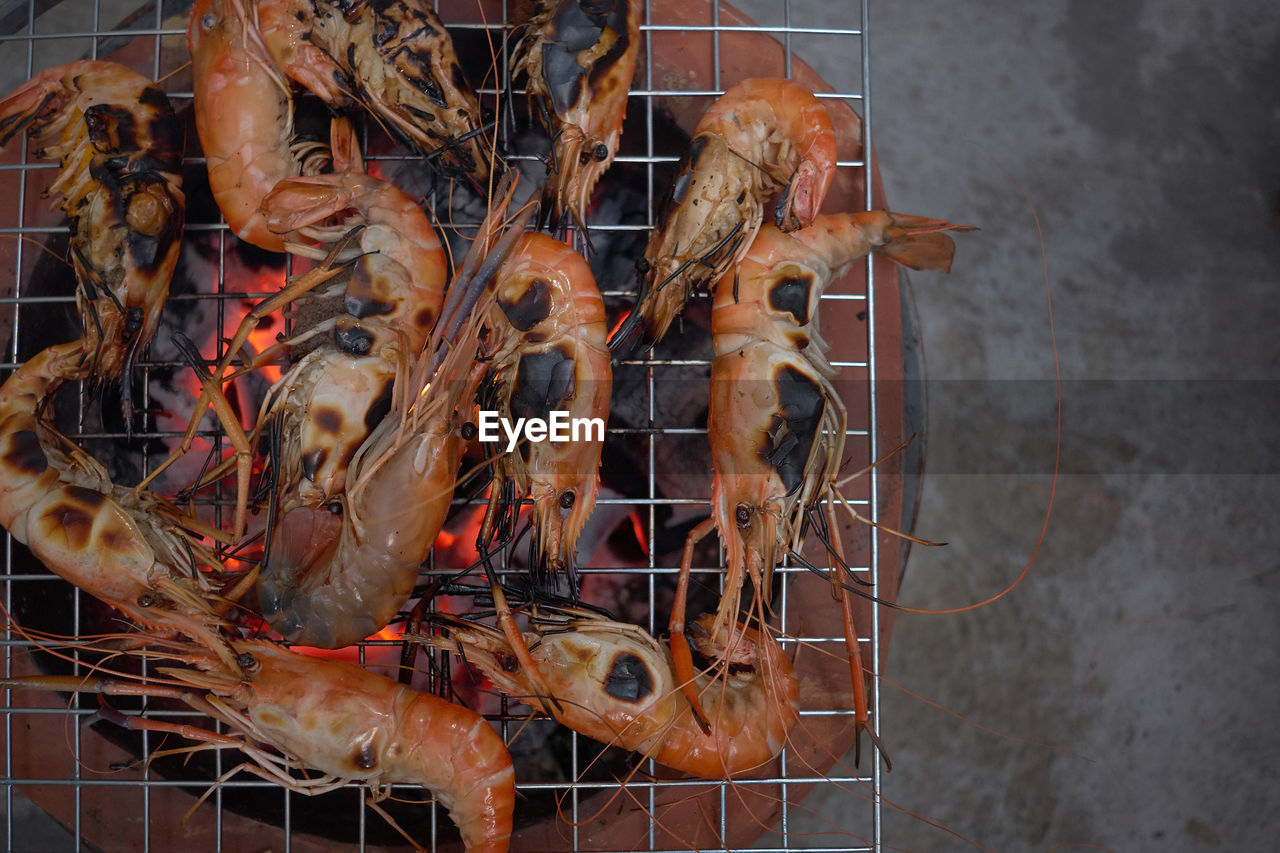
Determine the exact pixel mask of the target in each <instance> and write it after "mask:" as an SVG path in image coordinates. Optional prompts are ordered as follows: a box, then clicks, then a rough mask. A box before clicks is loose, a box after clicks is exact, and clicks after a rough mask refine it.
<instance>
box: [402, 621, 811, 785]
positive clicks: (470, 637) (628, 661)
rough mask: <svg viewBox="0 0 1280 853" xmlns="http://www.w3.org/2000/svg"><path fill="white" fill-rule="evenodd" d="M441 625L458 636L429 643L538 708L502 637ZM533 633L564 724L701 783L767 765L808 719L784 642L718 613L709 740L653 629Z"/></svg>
mask: <svg viewBox="0 0 1280 853" xmlns="http://www.w3.org/2000/svg"><path fill="white" fill-rule="evenodd" d="M437 618H438V619H439V620H440V621H441V622H442V624H444V625H446V626H447V628H448V636H447V637H444V636H431V637H426V638H422V640H423V641H424V642H427V643H429V644H430V645H432V646H434V647H436V648H438V649H441V650H447V651H455V652H459V653H460V654H461V655H462V657H463V658H464V659H465V660H467V661H469V662H470V663H472V664H474V665H475V666H476V667H477V668H478V669H479V670H480V671H481V672H483V673H484V674H485V675H486V676H487V677H488V678H489V680H490V681H492V682H493V683H494V685H495V686H496V687H497V688H498V689H499V690H501V691H502V692H503V693H506V694H508V695H509V696H513V697H517V698H522V699H525V701H530V697H532V696H534V695H535V694H536V693H537V692H538V690H537V688H536V682H535V681H534V679H533V678H532V677H531V674H530V672H529V670H528V666H527V665H525V664H522V663H521V662H520V661H519V660H516V659H515V656H514V651H513V650H512V648H511V647H510V646H509V645H508V643H507V640H506V638H505V637H504V636H503V634H502V632H500V631H496V630H494V629H492V628H489V627H487V626H483V625H479V624H477V623H473V622H464V621H462V620H457V619H449V618H447V617H437ZM531 627H532V629H533V630H532V632H531V633H530V634H528V635H527V636H526V641H527V643H528V646H529V648H530V649H531V650H532V655H533V666H534V667H536V669H537V670H538V674H539V676H540V677H541V678H542V679H543V680H545V682H546V683H548V684H549V685H550V687H551V690H552V697H553V698H554V699H556V700H557V701H558V704H556V703H550V704H548V705H547V707H548V710H549V713H550V714H551V716H552V717H554V718H555V720H556V721H557V722H559V723H561V724H562V725H565V726H567V727H569V728H571V729H573V730H574V731H576V732H578V733H579V734H584V735H586V736H587V737H590V738H594V739H595V740H598V741H600V742H601V743H604V744H607V745H609V746H620V747H622V748H623V749H629V750H633V751H635V752H638V753H640V754H641V755H643V756H644V757H645V758H652V759H653V760H654V761H657V762H658V763H659V764H664V765H666V766H668V767H671V768H674V769H676V770H680V771H682V772H685V773H688V774H690V775H692V776H699V777H702V778H705V779H727V778H729V777H731V776H735V775H738V774H741V773H745V772H747V771H749V770H751V769H753V768H756V767H759V766H760V765H762V764H764V763H766V762H767V761H769V760H770V759H772V758H773V757H774V756H776V755H777V754H778V753H779V752H780V751H781V750H782V747H783V746H785V745H786V740H787V735H788V733H789V732H790V731H791V728H792V726H794V725H795V722H796V719H797V718H798V715H799V712H798V705H799V702H798V689H797V683H796V679H795V677H794V676H793V675H792V673H791V662H790V661H789V660H787V657H786V655H784V654H783V652H782V647H781V646H780V645H779V644H778V642H777V641H776V640H774V639H773V638H772V637H770V636H769V635H768V634H767V633H762V632H760V631H757V630H756V629H754V628H748V627H745V626H742V625H735V626H733V630H729V629H728V628H724V629H720V630H718V631H716V630H714V629H713V628H712V619H711V617H710V615H709V614H708V615H707V616H705V617H703V618H701V619H699V620H698V621H697V622H696V623H694V630H693V632H692V633H693V634H694V638H695V643H696V644H697V646H698V650H699V652H700V653H701V654H702V655H703V656H704V657H706V658H707V659H708V660H711V661H719V662H720V663H718V664H714V665H713V666H711V667H710V668H709V669H708V670H707V671H704V672H702V673H700V674H699V675H698V676H697V679H696V683H695V685H694V689H695V691H696V692H697V693H698V694H699V695H701V696H703V697H705V701H706V707H707V713H708V717H709V718H710V720H711V721H712V723H711V725H710V727H709V730H707V731H704V730H703V729H702V728H701V727H700V726H699V725H698V724H697V722H696V720H695V717H694V715H693V713H692V709H691V708H690V707H689V705H688V703H687V702H685V701H684V700H683V699H682V698H681V696H680V694H679V687H680V682H679V681H678V680H677V676H676V674H675V671H674V669H673V667H672V663H671V656H670V655H669V653H668V651H667V649H666V648H664V647H663V645H662V644H661V643H660V642H658V641H657V640H656V639H654V637H653V636H652V635H650V634H649V633H648V632H647V631H645V630H644V629H643V628H640V627H639V626H636V625H627V624H623V623H620V622H614V621H612V620H609V619H606V618H604V617H601V616H599V615H597V614H594V613H589V612H586V611H576V610H575V611H563V610H548V609H545V608H542V609H539V610H538V611H536V614H535V617H534V618H532V619H531ZM410 639H412V638H411V637H410Z"/></svg>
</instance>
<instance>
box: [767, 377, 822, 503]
mask: <svg viewBox="0 0 1280 853" xmlns="http://www.w3.org/2000/svg"><path fill="white" fill-rule="evenodd" d="M773 382H774V387H775V388H776V389H777V394H778V411H776V412H774V414H773V420H772V424H771V426H770V429H769V435H768V436H767V438H766V440H765V446H764V447H761V448H760V451H759V452H760V457H761V458H762V459H763V460H764V461H765V462H767V463H769V464H770V465H771V466H773V469H774V470H775V471H777V472H778V476H779V477H780V478H781V479H782V484H783V485H784V486H785V487H786V489H787V494H788V495H791V494H794V493H795V492H796V490H797V489H799V488H800V485H801V483H802V482H804V469H805V466H806V465H807V463H808V461H809V453H810V451H811V450H812V449H813V445H814V442H815V441H817V439H818V430H819V428H820V426H821V423H822V413H823V410H824V409H825V408H826V405H827V400H826V396H825V395H824V394H823V392H822V388H821V387H820V386H819V385H818V383H817V382H815V381H814V380H813V379H811V378H809V377H808V376H806V375H805V374H803V373H801V372H800V371H799V370H797V369H795V368H794V367H791V366H790V365H787V366H784V367H782V368H781V369H780V370H778V372H777V373H776V374H774V377H773Z"/></svg>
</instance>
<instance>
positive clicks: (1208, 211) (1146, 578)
mask: <svg viewBox="0 0 1280 853" xmlns="http://www.w3.org/2000/svg"><path fill="white" fill-rule="evenodd" d="M817 5H818V6H821V4H817ZM828 11H829V13H830V14H831V17H832V19H833V20H834V18H835V13H834V12H831V11H830V10H828ZM871 15H872V18H871V25H872V26H871V33H872V36H873V41H872V51H871V56H872V78H871V84H872V95H873V101H872V103H873V107H874V111H873V116H872V130H873V134H874V142H875V144H876V145H877V148H878V151H879V156H880V167H881V170H882V174H883V178H884V183H885V187H886V191H887V193H888V197H889V199H890V202H891V204H892V206H893V207H894V208H895V209H899V210H902V211H904V212H910V213H918V214H924V215H929V216H940V217H945V218H948V219H951V220H952V221H962V222H968V223H972V224H975V225H979V226H981V228H982V231H981V232H979V233H976V234H971V235H961V236H960V237H959V238H958V243H959V250H958V252H957V260H956V264H955V268H954V271H953V272H952V274H951V275H950V276H949V277H942V276H938V275H929V276H925V275H917V276H916V277H915V280H914V283H915V294H916V298H917V301H918V307H919V314H920V322H921V328H922V335H923V338H924V344H925V352H926V357H927V364H928V373H927V375H928V376H929V378H930V379H931V380H938V382H937V383H936V384H934V385H931V392H932V394H931V401H930V402H931V411H930V424H931V429H930V431H929V442H930V445H929V449H928V453H927V458H928V459H929V464H930V467H931V471H930V473H929V474H928V475H927V477H926V481H925V485H924V494H923V502H922V512H921V517H920V521H919V525H918V527H917V532H918V533H920V534H921V535H924V536H927V537H930V538H936V539H946V540H948V541H949V542H950V544H949V545H948V546H947V547H946V548H942V549H935V550H927V549H921V548H916V549H915V551H914V553H913V554H912V558H911V562H910V565H909V569H908V575H907V583H906V586H905V589H904V593H903V598H902V600H903V602H904V603H906V604H909V605H911V606H914V607H922V608H950V607H956V606H959V605H963V604H967V603H970V602H974V601H979V600H981V599H983V598H985V597H987V596H989V595H990V594H992V593H994V592H995V591H997V590H999V589H1001V588H1002V587H1003V586H1004V585H1005V584H1007V583H1009V582H1010V581H1011V580H1012V579H1013V578H1014V577H1015V576H1016V575H1017V574H1018V572H1019V571H1020V570H1021V569H1022V567H1023V566H1024V564H1025V563H1026V562H1027V560H1028V559H1029V557H1030V555H1031V554H1032V552H1033V549H1034V546H1035V544H1036V539H1037V536H1038V534H1039V530H1040V526H1041V521H1042V518H1043V515H1044V513H1045V511H1046V507H1047V505H1048V501H1049V496H1050V485H1051V480H1050V478H1049V477H1048V476H1046V474H1047V472H1049V471H1051V470H1052V462H1053V457H1052V454H1053V446H1052V440H1053V431H1054V410H1053V389H1052V385H1051V383H1050V382H1049V380H1051V379H1052V377H1053V375H1054V368H1053V349H1052V338H1051V335H1050V327H1049V317H1048V311H1047V304H1046V294H1045V273H1044V269H1043V268H1042V263H1043V264H1044V265H1045V266H1047V269H1048V284H1049V287H1050V290H1051V292H1052V298H1053V309H1054V322H1055V325H1056V330H1057V345H1058V354H1059V357H1060V362H1061V368H1062V375H1063V378H1064V381H1065V382H1066V383H1067V384H1066V386H1065V388H1064V402H1063V425H1064V431H1065V433H1064V439H1063V443H1062V470H1063V472H1064V474H1063V476H1061V477H1060V478H1059V480H1058V483H1057V491H1056V496H1055V498H1054V502H1053V513H1052V517H1051V519H1050V522H1049V527H1048V532H1047V535H1046V538H1045V541H1044V545H1043V547H1042V548H1041V549H1040V552H1039V555H1038V558H1037V559H1036V561H1035V564H1034V566H1032V568H1031V571H1030V573H1029V575H1028V576H1027V578H1026V580H1025V581H1024V582H1023V583H1022V584H1021V585H1020V586H1019V587H1018V588H1017V589H1016V590H1015V591H1014V592H1012V593H1010V594H1009V595H1008V596H1006V597H1005V598H1004V599H1003V600H1001V601H999V602H997V603H994V604H991V605H989V606H986V607H983V608H981V609H979V610H976V611H974V612H970V613H966V614H961V615H950V616H903V617H900V619H899V621H898V623H897V627H896V629H895V633H894V637H893V641H892V644H891V648H890V653H889V661H888V667H887V671H886V675H887V677H888V678H890V679H892V680H893V681H895V682H897V683H899V684H902V685H903V686H905V687H907V688H909V689H910V690H912V691H914V692H916V693H918V694H920V695H921V696H923V697H926V698H927V699H929V700H930V701H933V702H937V703H939V704H940V705H942V706H944V707H945V708H947V709H949V710H950V711H951V712H954V713H956V714H960V715H963V716H964V717H965V718H967V720H968V721H969V722H970V723H972V725H969V724H966V723H965V722H962V721H961V720H959V719H957V718H956V717H954V716H950V715H948V714H946V713H942V712H940V711H938V710H936V709H934V708H932V707H930V706H928V705H926V704H925V703H923V702H921V701H920V700H918V699H915V698H912V697H911V696H908V695H906V694H904V693H901V692H899V691H897V690H895V689H893V688H892V687H889V686H887V685H886V686H885V687H883V688H882V690H883V695H884V707H885V713H886V719H887V720H889V721H890V722H889V723H888V724H887V725H886V727H885V730H883V731H882V732H881V734H882V736H883V737H884V738H885V739H886V741H887V742H888V744H889V745H890V746H891V749H892V756H893V759H894V767H895V769H894V771H893V772H892V773H891V774H888V775H887V776H886V779H885V783H884V792H885V795H886V797H888V798H889V799H890V800H892V801H893V803H894V804H895V805H896V806H900V807H901V808H902V809H904V810H910V811H913V812H918V813H920V814H922V815H926V816H928V817H929V818H930V819H932V820H934V821H936V822H939V823H941V824H944V825H945V826H946V827H947V828H948V829H949V830H951V831H953V832H954V833H955V835H948V834H946V833H945V832H943V831H940V830H939V829H935V828H931V827H929V826H927V825H925V824H923V823H922V822H921V821H920V820H919V819H917V818H916V817H912V816H909V815H907V814H905V813H898V812H895V811H894V810H893V809H888V810H887V811H886V817H885V831H884V840H885V844H886V846H887V847H889V848H891V849H908V850H961V849H972V848H970V846H969V845H968V844H966V843H965V840H966V839H967V840H969V841H971V842H973V843H974V844H975V845H977V846H979V847H981V848H987V849H992V850H1001V851H1025V850H1040V851H1048V850H1055V849H1061V847H1062V846H1065V845H1097V846H1099V847H1104V848H1107V849H1111V850H1125V851H1145V850H1150V851H1165V850H1201V849H1203V850H1210V849H1223V850H1264V849H1274V845H1275V840H1274V839H1275V837H1276V835H1277V831H1278V830H1280V821H1278V820H1277V818H1276V817H1275V813H1274V812H1271V811H1270V810H1269V809H1267V808H1266V803H1268V802H1269V801H1270V802H1273V803H1274V798H1275V791H1276V789H1273V788H1271V787H1270V785H1273V784H1275V760H1276V758H1277V755H1278V754H1280V752H1278V749H1277V748H1278V747H1280V736H1278V735H1277V733H1276V728H1275V726H1274V725H1272V720H1271V710H1272V709H1273V708H1274V705H1275V701H1276V698H1277V690H1276V687H1275V684H1276V676H1277V673H1278V670H1280V667H1278V666H1277V657H1276V651H1277V641H1278V640H1280V630H1278V628H1277V619H1276V616H1275V612H1276V606H1275V605H1276V603H1277V590H1278V589H1280V572H1278V571H1277V569H1278V564H1277V561H1276V557H1275V554H1276V552H1277V545H1280V533H1278V532H1277V525H1276V524H1275V523H1274V522H1273V521H1272V520H1270V518H1269V517H1270V514H1271V511H1270V508H1271V507H1273V506H1275V505H1276V501H1277V499H1278V498H1280V478H1277V476H1276V474H1277V473H1280V467H1278V462H1280V454H1278V453H1277V449H1278V447H1280V441H1278V440H1277V439H1278V435H1277V428H1276V415H1277V413H1278V412H1277V409H1278V408H1280V396H1278V395H1277V394H1276V390H1277V386H1276V383H1275V380H1276V379H1277V378H1280V374H1278V371H1280V344H1278V343H1277V334H1276V331H1275V330H1276V328H1277V325H1278V321H1280V299H1277V296H1276V286H1277V283H1278V282H1277V280H1278V279H1280V234H1278V233H1277V229H1278V228H1280V207H1278V204H1280V201H1278V199H1280V160H1278V159H1277V157H1276V154H1277V152H1280V87H1277V81H1280V14H1277V13H1276V10H1275V6H1274V4H1271V3H1267V2H1263V0H1232V2H1226V3H1220V4H1202V3H1192V2H1189V0H1176V2H1175V1H1174V0H1164V2H1145V3H1144V2H1132V1H1131V2H1124V3H1109V4H1102V3H1089V2H1067V0H1060V1H1059V2H1047V3H1036V4H1007V3H995V2H982V0H966V1H965V2H937V1H935V2H916V3H883V4H872V8H871ZM827 66H828V67H822V66H820V70H822V71H823V72H824V74H832V75H834V74H838V73H839V68H838V67H837V66H838V63H836V62H835V60H834V58H828V62H827ZM828 79H832V78H830V77H828ZM1033 210H1034V215H1033ZM1035 216H1038V217H1039V220H1040V223H1041V225H1042V226H1043V231H1044V250H1043V255H1042V251H1041V243H1040V238H1039V236H1038V234H1037V230H1036V221H1035V218H1034V217H1035ZM940 380H948V381H945V382H942V381H940ZM1009 380H1029V381H1024V382H1017V383H1015V382H1011V381H1009ZM1242 380H1255V381H1251V382H1246V381H1242ZM978 726H982V727H985V728H978ZM1027 741H1035V742H1037V743H1028V742H1027ZM807 805H811V806H812V805H815V804H814V803H807ZM830 808H831V811H830V813H831V814H837V813H838V809H839V807H838V805H834V804H833V805H832V806H831V807H830Z"/></svg>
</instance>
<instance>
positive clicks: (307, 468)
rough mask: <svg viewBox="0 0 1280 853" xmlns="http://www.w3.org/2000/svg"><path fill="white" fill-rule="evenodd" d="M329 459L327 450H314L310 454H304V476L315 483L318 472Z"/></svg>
mask: <svg viewBox="0 0 1280 853" xmlns="http://www.w3.org/2000/svg"><path fill="white" fill-rule="evenodd" d="M328 458H329V453H328V451H325V450H313V451H311V452H310V453H304V454H303V455H302V476H304V477H306V478H307V479H308V480H312V481H314V480H315V478H316V472H318V471H319V470H320V466H322V465H324V461H325V460H326V459H328Z"/></svg>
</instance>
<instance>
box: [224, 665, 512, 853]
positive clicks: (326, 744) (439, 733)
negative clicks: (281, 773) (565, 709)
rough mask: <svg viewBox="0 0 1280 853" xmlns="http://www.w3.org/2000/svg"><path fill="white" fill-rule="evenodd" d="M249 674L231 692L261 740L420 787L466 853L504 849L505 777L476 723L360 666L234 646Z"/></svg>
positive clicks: (489, 736)
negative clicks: (445, 814)
mask: <svg viewBox="0 0 1280 853" xmlns="http://www.w3.org/2000/svg"><path fill="white" fill-rule="evenodd" d="M235 648H236V651H237V652H238V653H240V654H248V655H251V656H252V658H253V660H254V667H255V669H254V670H253V672H251V673H250V674H249V675H248V676H247V677H246V678H245V679H244V681H243V683H242V684H241V685H239V686H238V687H237V688H235V689H234V690H233V691H232V694H231V697H230V698H231V699H232V701H233V702H234V703H235V704H239V705H241V706H243V707H244V708H245V709H246V714H247V716H248V717H249V719H250V720H251V721H252V722H253V724H254V726H255V727H256V736H258V737H261V738H263V739H265V740H266V741H267V742H269V743H271V744H272V745H273V746H275V747H276V748H278V749H281V750H283V751H284V752H285V753H286V754H287V755H289V756H291V757H293V758H295V759H297V760H298V761H300V762H301V763H303V764H305V765H306V766H307V767H311V768H314V769H316V770H319V771H321V772H323V773H327V774H330V775H332V776H336V777H338V778H341V779H353V780H359V781H363V782H368V783H369V784H370V785H373V786H377V785H382V784H389V783H407V784H417V785H422V786H424V787H426V788H427V789H428V790H430V791H431V792H432V793H433V794H435V796H436V797H437V798H438V799H439V800H440V802H441V803H442V804H443V805H444V806H445V808H447V809H448V810H449V813H450V816H451V817H452V818H453V820H454V822H455V823H456V824H457V826H458V829H459V831H460V832H461V834H462V840H463V844H464V845H465V847H466V849H467V850H468V851H494V853H497V851H504V850H506V849H507V841H508V838H509V837H510V835H511V828H512V824H511V819H512V810H513V807H514V799H515V771H514V768H513V766H512V763H511V756H510V754H509V753H508V752H507V748H506V745H505V744H504V743H503V741H502V738H501V737H499V736H498V734H497V732H495V731H494V730H493V728H492V727H491V726H490V725H489V724H488V723H487V722H486V721H485V719H484V718H483V717H481V716H480V715H478V714H476V713H474V712H473V711H469V710H467V709H466V708H463V707H461V706H459V705H454V704H452V703H450V702H447V701H445V700H444V699H441V698H439V697H437V696H433V695H431V694H429V693H420V692H418V691H415V690H411V689H409V688H407V687H405V686H403V685H401V684H398V683H396V682H394V681H391V680H390V679H387V678H384V677H383V676H380V675H376V674H374V673H371V672H368V671H366V670H365V669H363V668H362V667H359V666H355V665H353V664H348V663H344V662H342V661H334V660H324V659H320V658H314V657H307V656H304V655H300V654H297V653H295V652H290V651H287V650H285V649H283V648H281V647H279V646H275V645H273V644H270V643H265V642H251V641H246V642H239V643H236V644H235Z"/></svg>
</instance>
